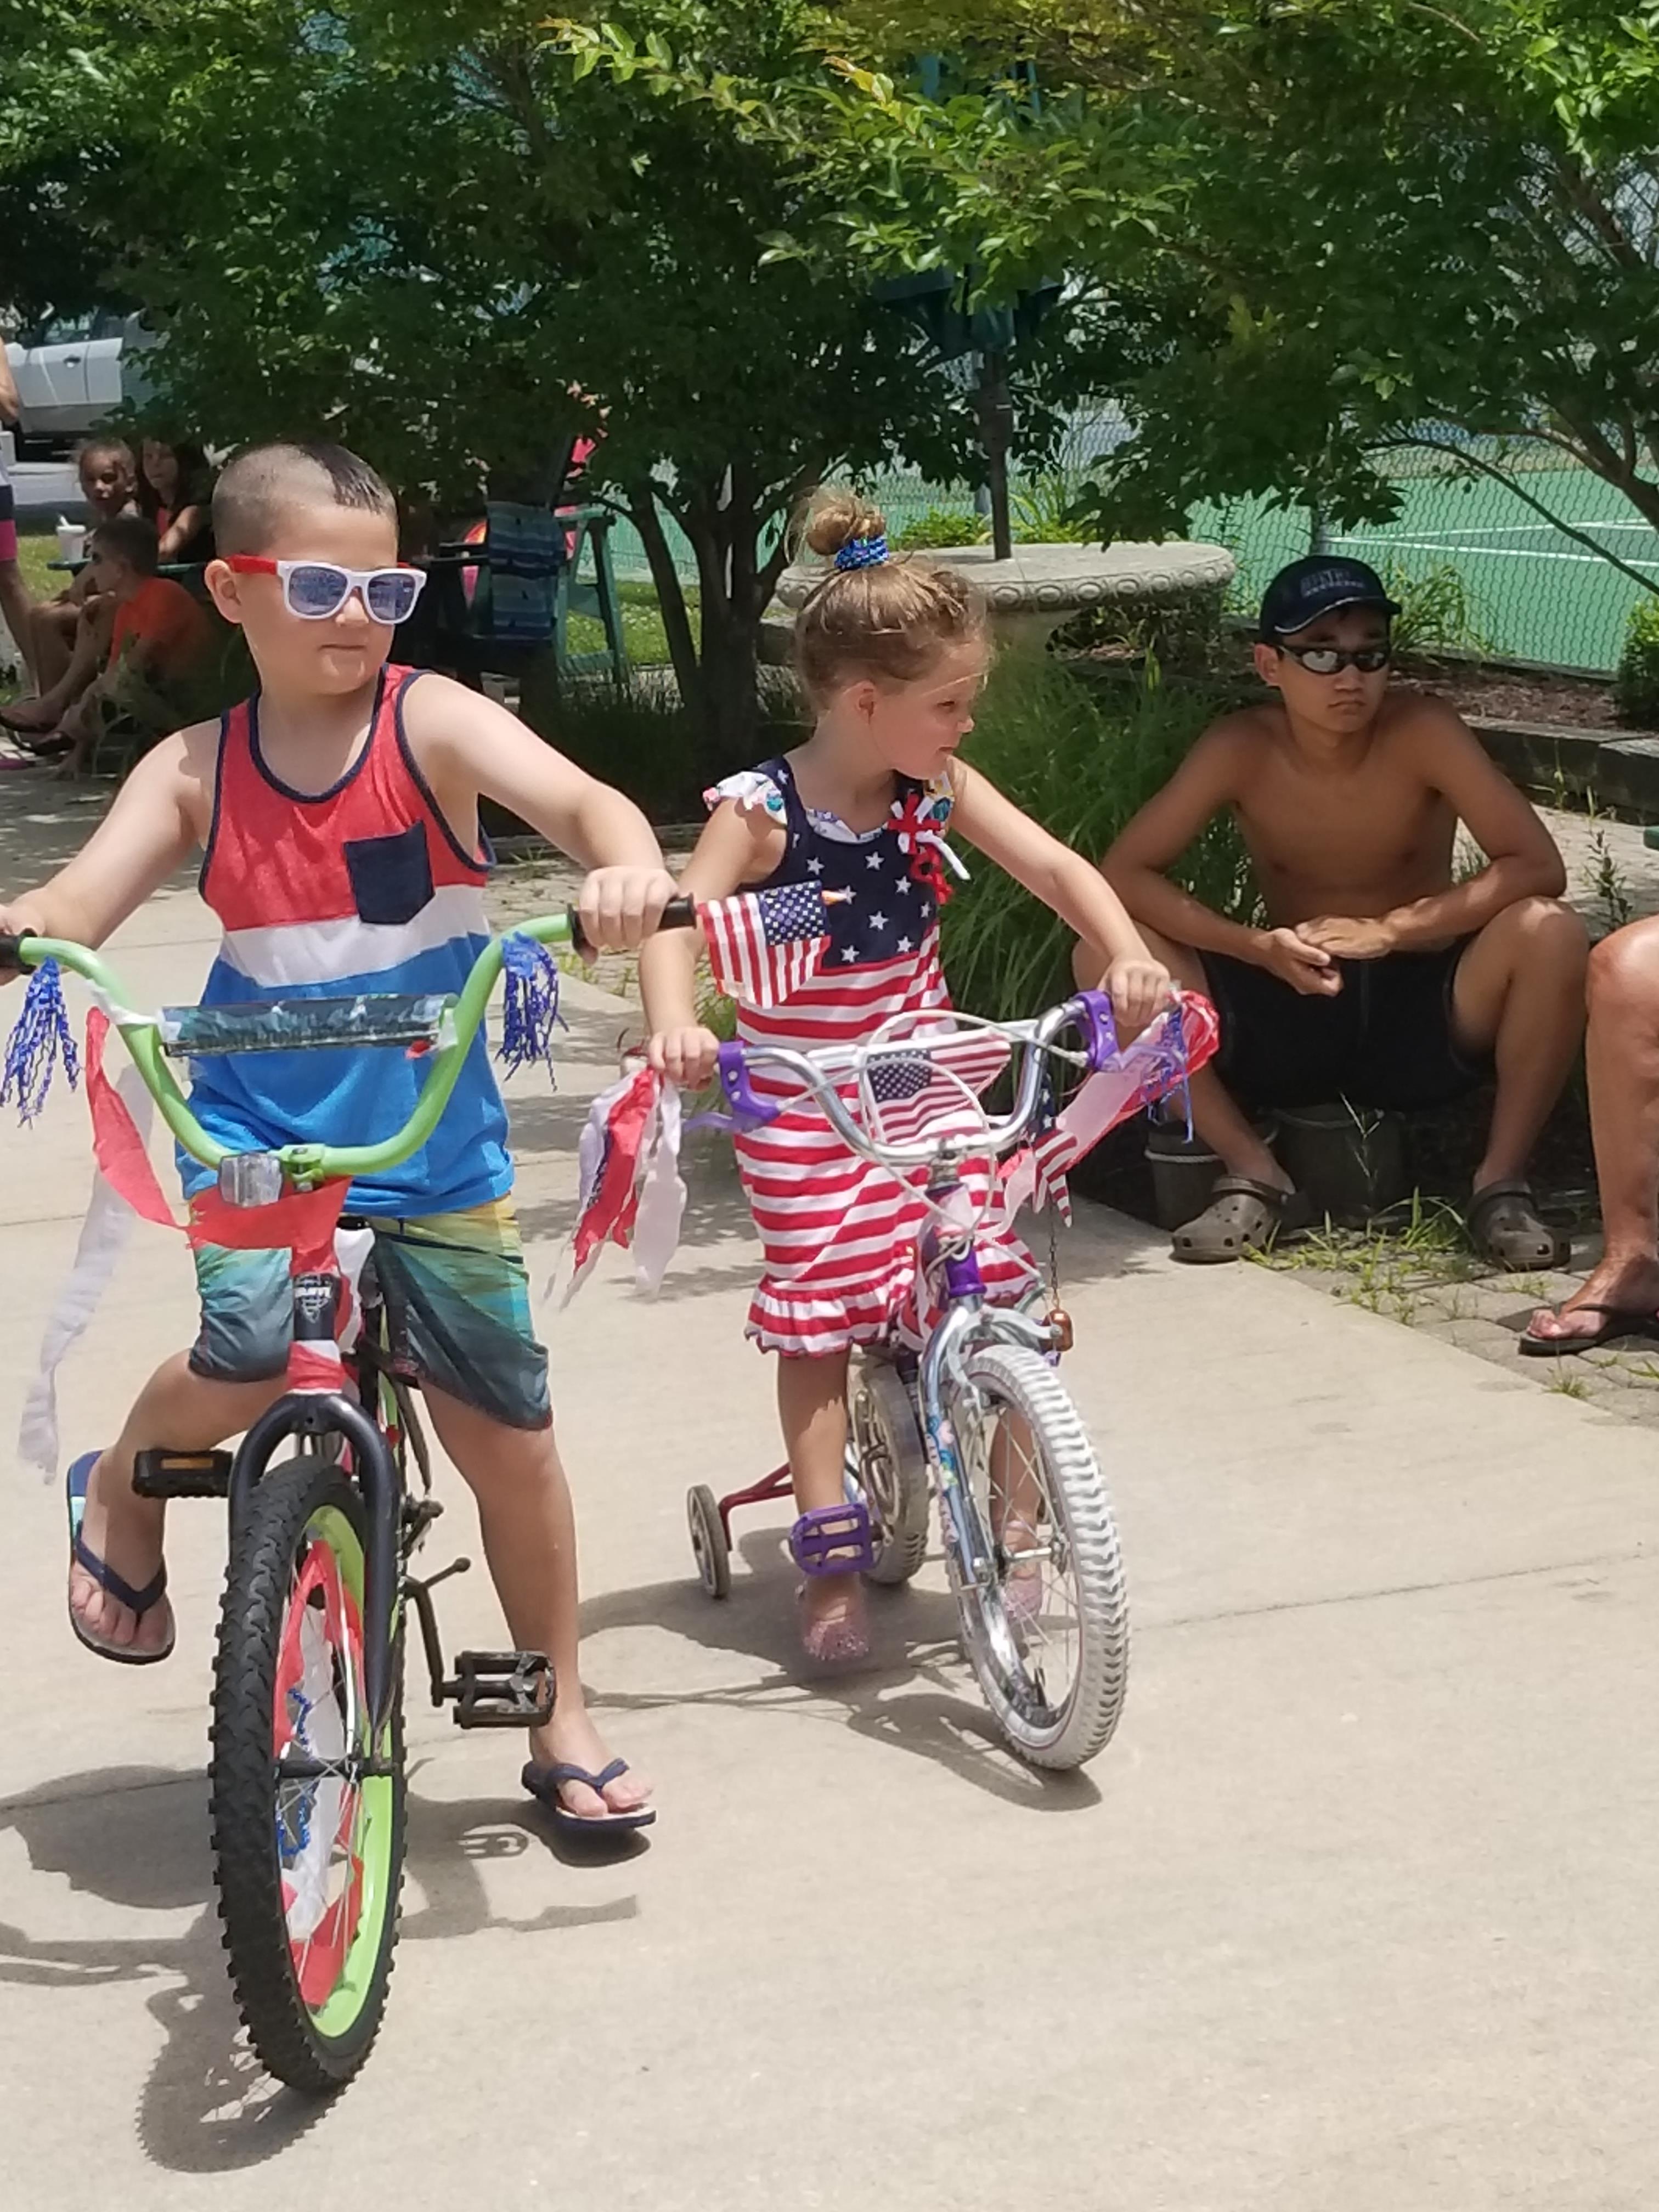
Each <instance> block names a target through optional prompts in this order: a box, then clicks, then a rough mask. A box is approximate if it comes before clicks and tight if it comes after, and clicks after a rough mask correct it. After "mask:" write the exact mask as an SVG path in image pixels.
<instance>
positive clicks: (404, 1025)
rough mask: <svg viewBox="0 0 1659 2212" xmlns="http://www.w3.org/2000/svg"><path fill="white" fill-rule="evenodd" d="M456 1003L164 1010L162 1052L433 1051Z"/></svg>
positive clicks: (405, 997) (285, 1003) (420, 1000)
mask: <svg viewBox="0 0 1659 2212" xmlns="http://www.w3.org/2000/svg"><path fill="white" fill-rule="evenodd" d="M454 1004H455V1001H454V1000H453V999H450V998H445V997H442V996H440V995H438V994H432V993H428V994H424V995H421V996H414V995H410V994H402V995H398V994H391V993H386V994H380V993H376V994H371V995H365V996H362V997H359V998H355V999H271V1000H266V1001H265V1002H264V1004H263V1005H258V1006H163V1007H162V1009H161V1017H160V1021H159V1024H158V1025H159V1027H160V1030H161V1047H162V1049H163V1051H165V1052H166V1053H167V1056H168V1058H169V1059H172V1060H208V1059H216V1058H218V1057H219V1056H220V1055H222V1054H229V1053H239V1052H327V1051H336V1052H337V1051H342V1050H353V1049H356V1050H361V1049H362V1048H364V1047H367V1046H372V1045H401V1046H403V1047H404V1049H405V1050H414V1051H417V1052H429V1051H430V1050H431V1049H432V1048H433V1047H434V1046H435V1045H439V1044H443V1043H446V1042H448V1039H449V1037H450V1036H452V1035H453V1028H452V1025H451V1023H450V1014H451V1012H452V1010H453V1006H454Z"/></svg>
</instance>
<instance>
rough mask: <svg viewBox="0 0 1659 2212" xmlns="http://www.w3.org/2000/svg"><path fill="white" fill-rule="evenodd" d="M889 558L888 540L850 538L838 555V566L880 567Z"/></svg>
mask: <svg viewBox="0 0 1659 2212" xmlns="http://www.w3.org/2000/svg"><path fill="white" fill-rule="evenodd" d="M886 558H887V540H886V538H885V537H884V536H883V537H880V538H848V541H847V543H846V544H845V545H843V546H842V549H841V550H840V552H839V553H837V554H836V568H879V567H880V565H881V563H882V562H884V560H885V559H886Z"/></svg>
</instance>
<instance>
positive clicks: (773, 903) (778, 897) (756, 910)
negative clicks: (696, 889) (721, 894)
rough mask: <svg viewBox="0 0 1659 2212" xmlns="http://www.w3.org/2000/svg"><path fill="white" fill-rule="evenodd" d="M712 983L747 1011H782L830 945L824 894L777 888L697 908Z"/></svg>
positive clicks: (805, 887) (807, 888)
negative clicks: (779, 1008)
mask: <svg viewBox="0 0 1659 2212" xmlns="http://www.w3.org/2000/svg"><path fill="white" fill-rule="evenodd" d="M697 920H698V921H699V922H700V923H701V924H702V935H703V942H704V944H705V945H707V946H708V965H709V967H710V969H712V970H713V973H714V981H715V983H716V985H717V986H718V987H719V988H720V990H721V991H722V992H724V994H726V997H727V998H728V999H740V1000H742V1001H743V1003H744V1006H781V1005H782V1003H783V1002H784V1000H786V999H790V998H793V996H794V994H795V993H796V992H797V991H799V988H800V987H801V985H802V984H803V983H804V982H805V981H806V979H807V977H808V976H809V975H812V974H813V973H814V972H815V970H816V969H817V965H818V963H819V962H820V961H821V960H822V958H823V950H824V947H825V946H826V945H828V944H829V916H828V915H826V913H825V911H824V894H823V892H822V891H821V890H819V889H818V887H817V884H779V885H777V886H776V888H775V889H774V890H763V891H738V892H737V893H735V894H734V896H732V897H731V898H723V899H711V900H709V901H708V902H706V903H702V904H699V906H698V908H697Z"/></svg>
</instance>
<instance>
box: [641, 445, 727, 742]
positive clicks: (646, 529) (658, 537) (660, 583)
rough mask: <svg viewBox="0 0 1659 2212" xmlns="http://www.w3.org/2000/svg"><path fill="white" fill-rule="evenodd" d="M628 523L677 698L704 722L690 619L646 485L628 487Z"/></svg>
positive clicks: (703, 699) (703, 701)
mask: <svg viewBox="0 0 1659 2212" xmlns="http://www.w3.org/2000/svg"><path fill="white" fill-rule="evenodd" d="M628 519H629V521H630V522H631V523H632V524H633V526H634V527H635V530H637V531H638V532H639V533H640V543H641V544H642V545H643V546H644V548H645V557H646V559H647V561H648V562H650V564H651V580H652V582H653V584H654V585H655V586H656V587H657V605H658V606H659V609H660V611H661V613H662V626H663V629H664V631H665V634H666V635H667V639H668V657H669V659H670V660H671V661H672V662H673V664H674V676H675V679H676V681H677V682H678V684H679V687H680V697H681V698H682V699H683V700H684V702H685V705H686V708H687V711H688V712H689V713H690V714H693V715H695V716H696V718H697V720H699V721H703V720H707V718H708V704H707V700H706V697H705V695H704V687H703V679H702V669H701V668H700V667H699V666H698V665H697V644H696V639H695V638H694V637H693V635H691V617H690V611H688V609H687V607H686V604H685V592H684V590H683V588H682V587H681V584H680V576H679V570H678V568H676V567H675V566H674V553H673V549H672V547H671V545H670V544H669V543H668V533H667V532H666V531H665V530H664V528H663V526H662V516H661V515H660V513H659V512H658V508H657V501H656V495H655V492H654V491H653V489H652V487H651V486H650V485H649V484H648V483H632V484H629V487H628ZM706 619H707V617H706V616H705V620H706Z"/></svg>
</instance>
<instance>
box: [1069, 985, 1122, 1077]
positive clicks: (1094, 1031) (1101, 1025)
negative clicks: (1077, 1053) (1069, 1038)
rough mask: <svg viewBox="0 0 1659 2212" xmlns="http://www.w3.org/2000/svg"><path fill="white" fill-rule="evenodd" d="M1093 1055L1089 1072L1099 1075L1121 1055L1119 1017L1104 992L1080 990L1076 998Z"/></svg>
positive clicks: (1077, 1014) (1080, 1018)
mask: <svg viewBox="0 0 1659 2212" xmlns="http://www.w3.org/2000/svg"><path fill="white" fill-rule="evenodd" d="M1072 1004H1073V1007H1074V1008H1075V1009H1076V1018H1077V1025H1078V1027H1079V1029H1080V1030H1082V1032H1083V1042H1084V1045H1085V1048H1086V1050H1087V1052H1088V1054H1089V1073H1091V1075H1098V1074H1099V1073H1100V1071H1101V1069H1102V1068H1103V1067H1108V1066H1110V1065H1111V1063H1112V1061H1113V1060H1115V1059H1116V1058H1117V1054H1118V1042H1117V1018H1116V1017H1115V1014H1114V1013H1113V1012H1112V1002H1111V1000H1109V998H1108V997H1107V995H1106V994H1105V992H1104V991H1079V993H1078V994H1077V996H1076V998H1075V999H1073V1001H1072Z"/></svg>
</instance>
